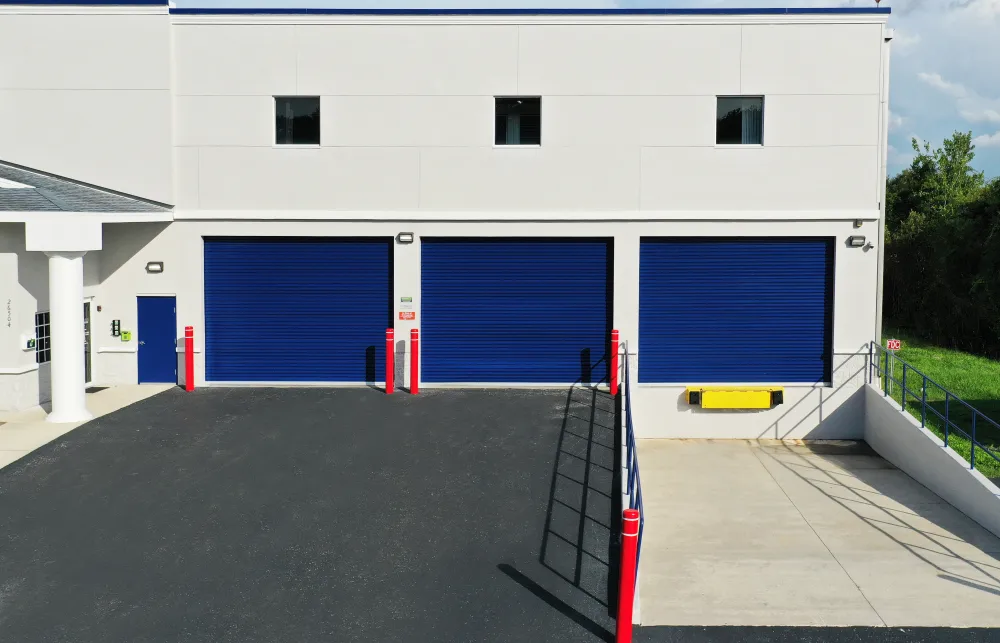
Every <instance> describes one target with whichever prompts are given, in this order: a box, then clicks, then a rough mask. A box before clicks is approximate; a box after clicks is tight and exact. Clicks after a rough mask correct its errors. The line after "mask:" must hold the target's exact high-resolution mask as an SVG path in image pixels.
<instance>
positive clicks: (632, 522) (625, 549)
mask: <svg viewBox="0 0 1000 643" xmlns="http://www.w3.org/2000/svg"><path fill="white" fill-rule="evenodd" d="M638 546H639V510H638V509H626V510H625V511H623V512H622V560H621V567H620V568H619V573H618V621H617V623H616V624H615V643H632V606H633V604H634V602H635V573H636V570H635V563H636V560H635V556H636V550H637V549H638Z"/></svg>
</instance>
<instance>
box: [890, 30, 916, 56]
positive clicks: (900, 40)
mask: <svg viewBox="0 0 1000 643" xmlns="http://www.w3.org/2000/svg"><path fill="white" fill-rule="evenodd" d="M920 41H921V38H920V34H918V33H912V34H911V33H907V32H905V31H900V30H899V29H896V30H895V34H894V35H893V38H892V53H894V54H903V55H906V54H908V53H910V52H911V51H913V50H914V49H915V48H916V46H917V45H919V44H920Z"/></svg>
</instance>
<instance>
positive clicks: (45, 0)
mask: <svg viewBox="0 0 1000 643" xmlns="http://www.w3.org/2000/svg"><path fill="white" fill-rule="evenodd" d="M9 4H18V5H26V6H32V7H134V6H143V7H149V6H154V7H165V6H167V0H118V1H116V0H105V1H103V2H94V1H93V0H80V1H74V0H57V1H56V2H53V1H52V0H0V5H9Z"/></svg>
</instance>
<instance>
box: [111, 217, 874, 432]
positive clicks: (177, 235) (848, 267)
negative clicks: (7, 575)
mask: <svg viewBox="0 0 1000 643" xmlns="http://www.w3.org/2000/svg"><path fill="white" fill-rule="evenodd" d="M869 226H871V227H874V223H868V224H866V226H865V227H864V228H862V230H863V231H865V230H866V228H867V227H869ZM403 231H406V232H413V233H414V234H415V235H416V237H417V240H416V241H415V242H414V243H413V244H409V245H404V244H398V243H395V244H394V246H393V247H394V271H395V272H394V278H395V284H394V301H396V302H397V304H396V305H397V306H398V302H399V298H400V297H403V296H408V297H412V298H413V303H414V309H415V310H416V312H417V319H416V320H415V321H413V322H403V321H397V322H396V325H395V331H396V338H397V346H398V347H399V348H400V349H402V345H404V344H405V342H406V340H407V339H408V337H409V331H410V329H411V328H419V327H420V322H421V317H422V316H421V312H420V237H421V236H431V237H440V236H482V237H490V236H497V237H512V236H513V237H531V236H555V237H565V236H586V237H602V238H609V239H613V240H614V244H615V249H614V266H613V271H614V282H615V283H614V293H615V301H614V307H613V325H614V327H615V328H618V329H619V330H620V331H621V335H622V339H623V340H626V341H629V342H630V347H631V350H632V351H635V350H636V349H637V347H638V332H639V328H638V326H639V322H638V275H639V253H638V249H639V240H640V239H641V238H642V237H644V236H675V235H676V236H704V235H727V236H731V235H736V236H741V235H744V236H773V235H778V236H830V237H835V239H836V242H835V248H836V258H835V275H834V278H835V294H834V297H835V299H834V328H833V341H834V344H833V345H834V353H835V358H834V382H833V386H832V387H827V386H816V387H813V386H790V387H789V388H788V389H787V391H786V401H785V404H784V405H783V406H779V407H777V408H775V409H773V410H770V411H762V412H755V413H711V414H709V413H705V412H700V411H692V410H691V409H690V408H689V407H687V405H685V404H682V403H681V402H680V393H681V389H680V388H676V387H661V386H654V385H640V386H638V387H637V388H636V390H635V398H634V401H633V403H634V409H635V413H636V419H637V428H638V430H639V432H640V434H641V435H642V436H643V437H675V436H686V437H690V436H700V437H784V438H800V437H805V436H810V437H820V436H822V437H840V438H847V437H860V435H861V434H862V432H863V424H862V418H863V409H862V408H861V407H860V406H859V405H857V404H853V403H846V402H847V400H848V399H849V398H850V396H851V394H852V393H853V392H855V391H856V390H857V389H858V388H859V387H860V386H861V385H862V383H863V379H864V378H863V370H864V355H865V354H866V353H865V351H864V346H865V344H866V342H867V341H868V338H869V337H870V335H871V331H870V329H871V328H872V327H873V324H874V314H875V313H874V299H875V295H874V287H875V281H874V278H873V276H874V273H875V269H876V263H875V262H876V254H875V253H874V252H873V251H865V250H861V249H857V248H847V247H846V245H845V243H844V242H845V240H846V237H847V236H849V235H850V234H854V233H856V232H857V231H856V230H855V229H854V227H853V222H852V221H848V220H841V221H809V222H792V221H783V222H776V221H752V222H751V221H743V222H735V221H731V220H730V221H684V222H671V221H659V222H639V221H629V222H621V221H604V222H592V221H578V222H574V223H572V224H566V223H564V222H498V221H479V222H455V221H413V220H409V221H406V220H397V221H393V220H386V221H356V220H355V221H298V222H288V221H285V222H278V221H178V222H174V223H171V224H164V223H147V224H136V223H130V224H107V225H105V232H104V250H102V251H101V253H100V274H101V279H102V283H101V285H100V286H99V287H98V288H97V289H96V290H94V291H93V294H94V295H95V298H94V305H95V309H94V310H95V311H96V305H100V306H101V307H102V312H100V313H97V312H95V313H94V329H95V332H94V338H93V342H94V346H95V355H94V382H95V383H97V384H116V383H134V382H135V381H136V370H137V362H136V353H135V352H134V351H135V346H136V341H134V340H133V342H131V343H130V344H125V343H123V342H121V340H119V339H117V338H112V337H111V336H110V324H111V320H112V319H120V320H121V324H122V326H121V327H122V329H123V330H132V331H136V330H137V329H136V328H135V324H136V296H137V295H175V296H176V297H177V337H178V339H179V338H181V337H183V328H184V326H186V325H191V326H194V327H195V329H196V337H197V339H196V347H197V349H198V350H199V352H198V353H197V355H196V378H197V380H196V381H197V383H198V385H204V383H205V382H204V360H203V357H204V353H203V352H201V350H202V349H203V346H204V345H203V339H204V335H203V333H204V326H205V324H204V287H203V264H202V253H203V241H202V239H203V237H206V236H377V237H394V236H395V235H396V234H398V233H399V232H403ZM149 261H163V262H164V264H165V270H164V272H163V273H162V274H148V273H146V271H145V265H146V263H147V262H149ZM788 340H789V341H794V338H788ZM632 359H633V360H636V361H635V364H637V363H638V361H641V355H633V357H632ZM397 370H398V375H397V381H398V383H399V384H400V385H401V386H403V385H406V384H408V382H407V381H406V378H405V376H404V373H408V370H407V369H406V368H405V361H401V362H400V365H399V366H398V368H397ZM182 371H183V369H179V372H182ZM778 384H780V382H779V383H778ZM425 386H427V385H425ZM845 403H846V404H845Z"/></svg>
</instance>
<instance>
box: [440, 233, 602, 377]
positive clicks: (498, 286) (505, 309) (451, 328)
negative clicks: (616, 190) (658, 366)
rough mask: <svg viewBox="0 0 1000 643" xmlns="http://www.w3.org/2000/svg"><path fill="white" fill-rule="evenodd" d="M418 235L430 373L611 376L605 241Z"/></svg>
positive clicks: (446, 374) (478, 375)
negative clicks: (609, 370) (449, 237)
mask: <svg viewBox="0 0 1000 643" xmlns="http://www.w3.org/2000/svg"><path fill="white" fill-rule="evenodd" d="M421 243H422V253H421V254H422V268H421V314H422V316H423V322H421V324H422V325H421V334H422V338H423V344H422V346H423V364H422V365H421V369H422V370H421V379H422V380H423V381H425V382H484V383H494V382H495V383H518V382H524V383H552V384H562V383H565V384H572V383H578V382H579V383H586V384H590V383H598V382H602V381H607V377H608V361H607V355H606V353H607V346H608V342H609V338H608V335H609V333H610V321H609V320H610V306H611V278H610V277H611V275H610V269H609V266H610V265H611V261H610V258H611V245H610V242H609V241H608V240H606V239H423V240H422V242H421Z"/></svg>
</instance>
